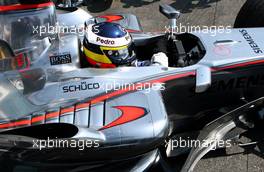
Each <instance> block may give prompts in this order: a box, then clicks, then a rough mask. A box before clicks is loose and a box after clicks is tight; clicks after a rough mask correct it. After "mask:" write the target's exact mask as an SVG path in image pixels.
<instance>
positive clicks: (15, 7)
mask: <svg viewBox="0 0 264 172" xmlns="http://www.w3.org/2000/svg"><path fill="white" fill-rule="evenodd" d="M53 5H54V4H53V2H47V3H42V4H23V5H22V4H15V5H8V6H0V12H4V11H17V10H28V9H35V8H44V7H50V6H53Z"/></svg>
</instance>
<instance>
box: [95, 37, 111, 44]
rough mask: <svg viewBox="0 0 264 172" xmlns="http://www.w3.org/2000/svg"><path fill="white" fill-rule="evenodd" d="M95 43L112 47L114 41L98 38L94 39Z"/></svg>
mask: <svg viewBox="0 0 264 172" xmlns="http://www.w3.org/2000/svg"><path fill="white" fill-rule="evenodd" d="M96 42H100V43H102V44H106V45H114V44H115V41H114V40H110V39H102V38H100V37H97V38H96Z"/></svg>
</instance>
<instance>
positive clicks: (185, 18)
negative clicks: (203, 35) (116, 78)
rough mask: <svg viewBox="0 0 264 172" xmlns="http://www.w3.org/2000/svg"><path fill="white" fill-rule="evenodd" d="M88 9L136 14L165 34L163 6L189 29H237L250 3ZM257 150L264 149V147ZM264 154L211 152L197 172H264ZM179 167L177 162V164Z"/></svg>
mask: <svg viewBox="0 0 264 172" xmlns="http://www.w3.org/2000/svg"><path fill="white" fill-rule="evenodd" d="M94 1H95V3H94V4H91V5H92V6H91V7H88V11H89V12H91V13H92V14H93V15H99V14H111V13H132V14H135V15H137V16H138V18H139V19H140V21H141V25H142V26H143V30H144V31H147V32H149V31H152V32H153V31H165V26H167V25H168V20H167V19H166V18H165V17H164V16H163V15H162V14H160V13H159V10H158V9H159V4H162V3H165V4H170V5H171V6H173V7H174V8H176V9H178V10H180V11H181V12H182V16H181V18H180V19H179V22H180V23H182V24H183V25H189V26H233V23H234V21H235V18H236V15H237V13H238V11H239V9H240V8H241V6H242V5H243V3H244V2H245V1H246V0H160V1H159V0H153V1H150V0H114V1H113V3H112V4H111V6H110V8H107V9H105V8H106V7H105V5H104V6H102V5H100V4H99V5H98V4H97V3H96V1H98V0H94ZM256 149H263V145H262V146H260V147H257V148H256ZM263 159H264V153H259V152H258V151H255V149H252V150H250V151H248V150H246V149H243V148H240V147H238V146H235V147H232V148H227V149H226V150H225V151H220V152H219V151H216V152H210V154H209V155H208V156H206V157H205V158H203V159H202V160H201V161H200V162H199V163H198V166H197V167H196V168H195V172H228V171H232V172H264V160H263ZM175 163H177V162H175Z"/></svg>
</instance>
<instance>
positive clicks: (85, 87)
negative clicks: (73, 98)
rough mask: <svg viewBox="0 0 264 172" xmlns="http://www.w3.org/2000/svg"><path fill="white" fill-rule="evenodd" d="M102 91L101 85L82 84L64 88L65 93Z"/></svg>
mask: <svg viewBox="0 0 264 172" xmlns="http://www.w3.org/2000/svg"><path fill="white" fill-rule="evenodd" d="M98 89H100V84H99V83H87V82H81V83H80V84H72V85H66V86H64V87H62V91H63V93H71V92H77V91H86V90H98Z"/></svg>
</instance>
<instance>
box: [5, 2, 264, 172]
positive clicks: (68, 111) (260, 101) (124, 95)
mask: <svg viewBox="0 0 264 172" xmlns="http://www.w3.org/2000/svg"><path fill="white" fill-rule="evenodd" d="M255 1H256V2H255ZM255 1H250V0H249V1H248V2H246V4H245V5H244V7H243V8H242V10H241V12H240V14H239V16H238V17H237V20H236V24H235V27H239V28H237V29H231V31H230V33H221V34H217V35H216V36H213V35H211V34H210V33H198V32H193V33H181V34H177V33H174V32H173V28H175V27H176V24H177V19H178V17H179V12H178V11H176V10H175V9H173V8H172V7H170V6H168V5H161V6H160V12H161V13H163V14H164V15H165V16H166V17H167V18H168V19H169V20H170V23H171V25H170V28H171V30H170V31H169V32H166V33H145V32H144V31H143V30H142V28H141V26H140V23H139V21H138V20H137V17H136V16H134V15H131V14H114V15H105V16H97V17H91V16H90V17H88V16H89V14H86V15H87V18H86V19H85V22H84V21H83V23H81V22H82V21H81V20H77V18H76V20H75V21H73V20H70V17H66V18H65V17H62V18H60V17H61V16H60V15H69V16H70V15H71V14H73V13H75V12H76V11H78V8H74V9H71V10H69V9H68V11H67V10H65V9H57V10H56V9H55V6H54V4H53V3H52V2H50V1H49V0H42V1H41V2H39V3H38V4H36V3H34V2H33V3H32V4H29V2H28V3H26V4H23V3H22V1H16V2H15V3H20V6H19V5H14V4H12V3H11V1H10V2H9V1H8V3H6V1H5V0H4V1H3V0H0V21H1V25H0V38H1V41H0V59H1V60H0V63H1V66H0V70H1V73H0V169H1V171H14V172H15V171H113V170H114V171H140V172H141V171H147V170H151V169H152V167H153V166H155V165H157V164H159V165H160V166H161V168H162V169H163V170H164V171H170V170H171V168H170V165H171V164H170V163H169V160H170V159H171V158H173V157H177V156H181V155H182V154H184V155H188V156H187V158H186V160H185V161H184V163H183V164H180V163H179V162H177V161H176V162H174V164H178V165H179V166H180V168H179V169H180V170H179V171H183V172H185V171H188V172H189V171H192V170H193V169H194V167H195V165H196V164H197V163H198V162H199V160H200V159H201V158H202V157H203V156H204V155H205V154H206V153H208V152H209V151H210V150H212V149H214V148H215V149H217V148H223V147H225V146H226V144H229V143H230V144H233V143H236V142H237V140H238V138H239V136H240V135H241V134H243V133H245V132H248V131H252V130H256V131H260V130H261V129H260V128H261V126H263V116H264V109H263V105H264V91H263V90H264V89H263V88H264V42H263V31H264V29H263V28H261V27H262V26H264V22H263V19H262V20H251V18H255V17H258V18H260V17H259V16H256V15H258V14H260V12H259V13H257V12H256V13H254V14H256V15H253V13H251V11H252V10H254V9H255V7H254V6H253V5H254V3H255V4H258V5H259V6H258V8H260V9H262V11H263V8H264V3H262V1H260V0H255ZM252 2H254V3H253V5H252ZM257 2H258V3H257ZM260 4H261V5H260ZM82 13H84V11H82ZM248 13H250V15H248ZM75 14H76V15H75V16H78V13H75ZM261 14H263V12H261ZM56 16H57V17H56ZM72 16H74V15H72ZM118 16H119V17H118ZM246 17H247V18H246ZM57 18H60V21H59V24H56V23H57V22H58V20H57ZM64 19H65V20H64ZM243 19H245V20H246V21H244V20H243ZM106 21H108V22H114V23H119V24H120V25H122V26H123V27H124V28H126V29H127V30H128V31H129V32H130V34H131V35H132V39H133V43H134V44H135V47H136V53H137V56H139V57H140V58H142V60H147V59H150V58H151V56H152V54H153V52H154V49H155V48H156V47H157V46H158V45H160V44H161V45H162V46H164V47H165V51H164V53H165V54H166V55H167V56H168V59H169V62H168V66H163V65H152V66H146V67H133V66H129V67H117V68H112V69H100V68H91V67H86V66H85V65H84V64H83V60H82V55H83V48H82V41H83V35H82V34H81V32H79V33H78V34H72V33H69V32H67V31H65V30H63V31H64V32H60V33H59V34H58V33H57V32H50V33H48V32H45V33H43V34H42V35H40V32H42V31H43V29H44V27H42V28H37V26H40V24H41V25H42V26H43V25H44V26H47V27H48V26H50V27H51V26H52V27H56V26H58V25H60V26H62V25H64V26H66V25H67V26H71V27H73V28H75V29H76V28H81V29H85V27H86V26H87V25H88V24H91V23H100V22H106ZM254 21H256V22H254ZM71 22H72V23H71ZM62 23H64V24H62ZM84 23H85V24H84ZM33 26H34V27H33ZM249 27H254V28H249ZM257 27H260V28H257ZM33 28H35V29H33ZM60 31H62V30H60ZM81 31H82V30H81ZM84 66H85V67H84ZM179 138H186V139H187V138H188V139H189V140H192V139H194V140H197V141H199V143H200V144H201V145H203V146H201V145H200V146H193V147H189V148H186V147H185V148H180V147H177V146H176V145H175V144H176V141H178V140H179ZM220 141H224V143H225V144H224V145H223V146H221V145H219V142H220ZM254 143H255V140H254ZM256 143H257V142H256Z"/></svg>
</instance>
